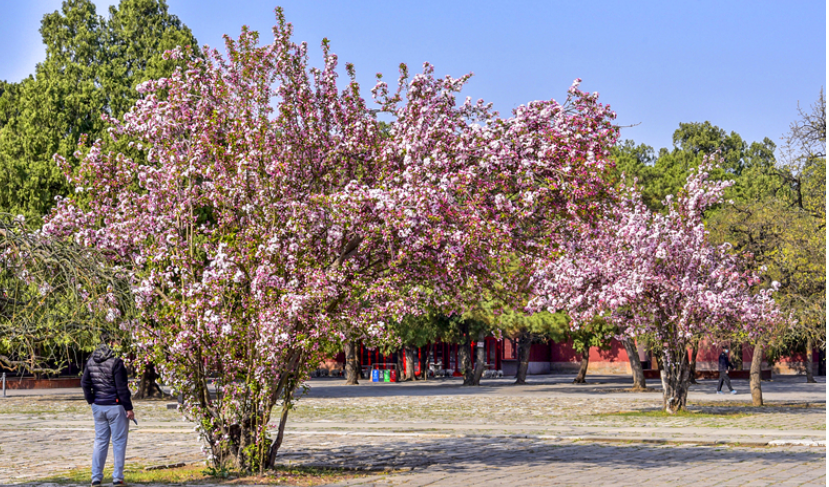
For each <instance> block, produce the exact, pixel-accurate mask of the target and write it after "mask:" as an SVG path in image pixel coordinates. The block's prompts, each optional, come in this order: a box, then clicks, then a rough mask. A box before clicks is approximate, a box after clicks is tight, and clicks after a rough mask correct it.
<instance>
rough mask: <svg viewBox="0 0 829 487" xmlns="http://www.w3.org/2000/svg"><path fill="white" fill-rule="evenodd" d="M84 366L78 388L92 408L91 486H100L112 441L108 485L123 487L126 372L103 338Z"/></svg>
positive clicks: (127, 399) (127, 406)
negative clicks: (93, 424) (93, 440)
mask: <svg viewBox="0 0 829 487" xmlns="http://www.w3.org/2000/svg"><path fill="white" fill-rule="evenodd" d="M101 342H102V343H101V344H100V345H98V348H97V349H96V350H95V351H94V352H93V353H92V357H90V358H89V361H87V363H86V369H85V370H84V372H83V378H82V379H81V387H82V388H83V394H84V396H85V397H86V402H88V403H89V404H91V405H92V417H93V418H94V419H95V446H94V449H93V451H92V485H93V486H95V485H101V481H102V480H103V478H104V463H106V459H107V450H109V440H110V438H112V454H113V456H114V458H113V460H114V463H115V469H114V471H113V472H112V485H125V484H124V457H125V455H126V450H127V434H128V433H129V421H130V420H132V419H134V418H135V414H134V413H133V411H132V401H131V400H130V390H129V387H127V369H126V368H124V362H123V361H122V360H121V359H120V358H118V357H116V356H115V355H114V354H113V352H112V348H110V346H109V343H107V342H108V340H107V339H106V337H102V339H101Z"/></svg>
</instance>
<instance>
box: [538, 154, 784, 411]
mask: <svg viewBox="0 0 829 487" xmlns="http://www.w3.org/2000/svg"><path fill="white" fill-rule="evenodd" d="M713 168H714V166H713V165H712V164H711V162H710V161H708V162H707V163H705V164H703V165H702V166H700V168H699V169H698V170H697V171H695V172H692V174H691V175H690V176H689V177H688V180H687V182H686V184H685V187H684V189H683V191H682V192H681V193H680V194H679V196H678V198H676V199H675V200H674V198H673V197H671V196H669V197H668V198H666V200H665V202H664V203H665V206H666V213H665V214H662V213H655V212H652V211H650V210H649V209H648V208H647V207H646V206H645V205H644V203H643V202H642V199H641V197H640V195H639V194H638V193H637V192H636V191H635V190H626V191H625V190H623V191H622V192H621V193H620V194H619V199H618V203H617V204H616V205H615V207H614V208H611V209H608V211H607V212H606V213H605V215H606V216H605V217H604V218H602V219H601V220H600V221H599V222H598V224H597V225H595V226H592V227H588V226H583V227H582V232H581V234H580V235H581V237H580V238H578V239H572V240H570V241H569V242H568V243H567V245H566V246H567V247H568V249H567V250H568V251H567V252H565V253H564V254H563V256H562V257H560V258H558V259H557V260H555V261H553V262H551V263H550V264H549V265H548V266H547V267H546V268H544V269H543V271H540V272H538V273H537V274H536V275H535V276H534V284H535V285H536V288H537V290H538V292H539V293H540V296H539V297H537V298H535V299H534V300H533V302H532V303H531V306H532V307H534V308H536V309H549V310H566V311H567V313H568V314H569V315H570V317H571V318H572V319H573V326H576V327H578V326H580V325H582V324H584V323H587V322H589V321H590V320H591V319H593V318H594V317H596V316H606V317H607V318H608V319H609V320H611V321H612V322H613V323H615V324H616V325H618V327H619V330H620V334H621V335H622V336H624V337H631V338H637V337H643V336H648V337H649V338H651V340H652V341H653V342H655V343H657V344H661V354H662V360H663V369H664V370H663V372H664V374H665V376H664V377H663V378H664V380H663V383H664V384H665V390H664V392H663V394H664V395H663V402H664V407H665V409H666V411H668V412H676V411H678V410H679V409H681V408H683V407H685V402H686V397H687V392H688V379H689V369H690V368H689V363H688V351H687V350H688V345H689V342H690V339H691V338H692V337H694V336H700V335H705V336H710V337H713V338H715V339H724V338H727V337H729V336H732V335H735V334H738V333H742V334H744V335H747V336H748V337H749V338H752V337H757V336H759V335H761V334H762V333H763V332H764V331H765V330H766V329H768V328H769V327H770V326H771V325H773V324H774V323H779V322H783V321H785V319H784V317H782V316H781V314H780V311H779V310H778V308H777V306H776V304H775V302H774V300H773V298H772V293H773V292H774V291H776V288H777V284H776V283H774V285H773V286H772V288H769V289H762V290H757V291H756V292H754V291H755V290H756V288H757V286H758V285H759V284H760V277H759V276H758V275H757V274H755V273H753V272H751V271H747V270H745V268H744V267H745V266H743V265H742V263H741V262H740V260H739V258H738V257H737V256H735V255H734V254H732V253H731V252H730V251H729V249H730V247H729V246H728V245H727V244H726V245H720V246H716V245H713V244H711V243H710V242H709V239H708V232H707V231H706V229H705V225H704V223H703V211H704V210H705V209H706V208H708V207H710V206H712V205H715V204H718V203H721V202H722V197H723V190H724V189H725V188H726V187H727V186H728V185H730V184H731V183H730V182H726V181H720V182H715V181H712V180H710V179H709V173H710V171H711V170H712V169H713Z"/></svg>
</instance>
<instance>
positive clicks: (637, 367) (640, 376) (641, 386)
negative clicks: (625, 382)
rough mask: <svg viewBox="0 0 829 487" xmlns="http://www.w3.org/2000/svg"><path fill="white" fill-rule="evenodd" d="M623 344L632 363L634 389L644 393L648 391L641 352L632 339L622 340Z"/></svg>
mask: <svg viewBox="0 0 829 487" xmlns="http://www.w3.org/2000/svg"><path fill="white" fill-rule="evenodd" d="M622 343H623V344H624V345H625V352H627V354H628V360H629V361H630V372H631V375H633V389H634V390H636V391H643V390H645V389H647V384H646V383H645V371H644V370H643V369H642V361H641V360H639V351H638V350H637V349H636V343H635V342H634V341H633V339H632V338H625V339H624V340H622ZM585 373H587V371H585Z"/></svg>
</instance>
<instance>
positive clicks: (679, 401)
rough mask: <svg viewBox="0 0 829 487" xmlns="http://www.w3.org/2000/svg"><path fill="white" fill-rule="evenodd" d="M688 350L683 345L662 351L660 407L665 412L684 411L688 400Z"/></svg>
mask: <svg viewBox="0 0 829 487" xmlns="http://www.w3.org/2000/svg"><path fill="white" fill-rule="evenodd" d="M689 373H690V367H689V365H688V349H687V347H686V345H685V344H684V343H683V344H681V345H680V346H677V347H676V348H675V349H673V350H672V349H670V348H667V347H666V348H665V349H663V350H662V372H661V374H662V384H663V387H664V389H663V391H662V405H663V408H664V409H665V411H666V412H668V413H670V414H674V413H676V412H678V411H680V410H682V409H685V404H686V402H687V400H688V386H689V383H688V375H689Z"/></svg>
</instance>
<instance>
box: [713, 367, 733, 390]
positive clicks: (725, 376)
mask: <svg viewBox="0 0 829 487" xmlns="http://www.w3.org/2000/svg"><path fill="white" fill-rule="evenodd" d="M723 383H724V384H725V385H726V386H728V390H729V391H733V390H734V388H733V387H731V377H729V376H728V371H726V370H721V371H720V382H719V383H718V384H717V392H719V391H721V390H722V385H723Z"/></svg>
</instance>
